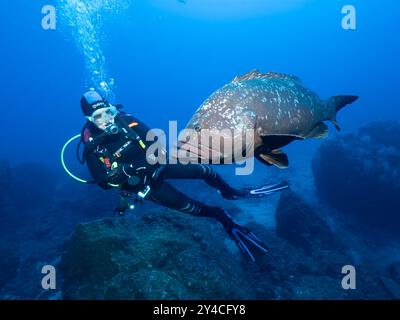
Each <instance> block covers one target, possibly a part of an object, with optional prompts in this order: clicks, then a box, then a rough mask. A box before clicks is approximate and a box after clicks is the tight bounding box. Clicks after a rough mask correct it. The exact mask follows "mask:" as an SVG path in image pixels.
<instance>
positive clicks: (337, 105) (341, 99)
mask: <svg viewBox="0 0 400 320" xmlns="http://www.w3.org/2000/svg"><path fill="white" fill-rule="evenodd" d="M358 98H359V97H358V96H348V95H341V96H334V97H330V98H329V99H328V100H327V104H328V106H329V107H331V108H332V109H333V115H332V116H331V118H330V119H329V120H330V121H332V123H333V124H334V125H335V128H336V129H337V130H338V131H340V127H339V124H338V123H337V121H336V114H337V113H338V111H339V110H340V109H342V108H344V107H345V106H347V105H348V104H351V103H353V102H354V101H356V100H358Z"/></svg>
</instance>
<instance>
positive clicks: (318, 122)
mask: <svg viewBox="0 0 400 320" xmlns="http://www.w3.org/2000/svg"><path fill="white" fill-rule="evenodd" d="M357 99H358V97H357V96H336V97H332V98H330V99H328V100H322V99H320V98H319V97H318V95H317V94H315V93H314V92H312V91H311V90H310V89H308V88H306V87H305V86H304V84H303V83H302V82H301V80H300V79H299V78H297V77H296V76H291V75H285V74H280V73H273V72H269V73H266V74H262V73H260V72H258V71H251V72H249V73H247V74H245V75H244V76H240V77H236V78H235V79H234V80H233V81H231V82H230V83H228V84H227V85H225V86H224V87H222V88H220V89H219V90H217V91H216V92H214V93H213V94H212V95H211V96H210V97H209V98H208V99H207V100H206V101H205V102H204V103H203V104H202V105H201V106H200V107H199V108H198V109H197V111H196V112H195V114H194V115H193V117H192V118H191V120H190V121H189V123H188V124H187V127H186V128H188V129H195V130H196V131H197V132H201V130H204V129H209V130H210V129H216V130H223V129H231V130H245V129H250V130H254V137H255V142H254V148H255V149H257V148H260V147H261V146H263V147H264V148H263V149H264V150H268V149H269V150H271V149H273V148H279V147H282V146H284V145H285V144H287V143H289V142H290V141H292V140H294V139H305V138H318V137H325V136H326V134H327V127H326V125H325V124H323V121H326V120H330V121H332V122H333V123H334V124H335V125H336V126H337V122H336V113H337V111H338V110H339V109H341V108H342V107H343V106H344V105H346V104H349V103H352V102H354V101H355V100H357ZM337 128H338V126H337ZM270 137H292V138H293V139H278V140H279V141H281V142H277V141H278V140H277V139H268V138H270ZM272 140H274V142H273V143H272V144H271V143H270V141H272ZM268 144H271V145H268ZM280 144H282V145H280ZM267 162H269V161H267ZM273 164H275V163H273Z"/></svg>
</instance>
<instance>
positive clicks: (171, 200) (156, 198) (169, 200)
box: [149, 182, 268, 261]
mask: <svg viewBox="0 0 400 320" xmlns="http://www.w3.org/2000/svg"><path fill="white" fill-rule="evenodd" d="M149 199H150V200H152V201H153V202H155V203H158V204H160V205H162V206H164V207H168V208H171V209H174V210H177V211H180V212H185V213H189V214H192V215H196V216H199V217H210V218H214V219H216V220H218V221H219V222H220V223H221V224H222V225H223V226H224V228H225V230H226V232H227V233H228V234H229V236H230V237H231V238H232V239H233V240H234V241H235V243H236V245H237V246H238V247H239V249H240V250H241V251H242V253H243V254H245V255H246V257H247V258H250V259H251V260H253V261H255V254H256V252H259V253H260V252H261V253H267V252H268V249H267V248H266V246H265V244H264V243H263V242H262V241H261V240H260V239H258V238H257V237H256V235H255V234H254V233H253V232H251V231H250V230H249V229H248V228H246V227H243V226H241V225H239V224H237V223H236V222H235V221H234V220H233V219H232V217H231V216H230V215H229V214H228V213H227V212H226V211H225V210H224V209H223V208H221V207H211V206H208V205H205V204H203V203H200V202H198V201H196V200H193V199H190V198H189V197H187V196H186V195H185V194H183V193H182V192H180V191H179V190H177V189H175V188H174V187H173V186H171V185H169V184H168V183H166V182H162V183H161V184H159V185H158V186H157V187H156V188H155V189H153V190H152V191H151V194H150V197H149Z"/></svg>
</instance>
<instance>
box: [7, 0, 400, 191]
mask: <svg viewBox="0 0 400 320" xmlns="http://www.w3.org/2000/svg"><path fill="white" fill-rule="evenodd" d="M77 2H78V1H55V0H46V1H45V0H43V1H29V0H20V1H13V2H10V1H7V2H2V3H1V4H0V6H1V10H0V12H1V15H0V17H1V19H0V39H1V47H0V61H1V62H0V63H1V68H0V70H1V73H0V74H1V77H0V90H1V91H0V92H1V104H2V108H1V110H2V120H3V121H2V128H3V139H2V148H1V149H0V159H8V161H9V162H10V165H11V166H12V167H13V166H16V165H18V164H21V163H25V162H31V161H33V162H40V163H42V164H43V165H46V166H47V167H48V168H50V169H51V170H52V171H54V172H55V173H56V174H57V175H59V176H64V173H63V170H62V168H61V165H60V163H59V153H60V149H61V147H62V145H63V144H64V142H65V141H66V140H67V139H68V138H70V137H71V136H73V135H75V134H77V133H79V132H80V130H81V127H82V125H83V124H84V122H85V119H84V118H83V117H82V115H81V110H80V106H79V101H80V97H81V95H82V94H83V93H84V92H85V91H86V90H88V89H89V88H91V87H95V88H96V89H100V90H103V91H104V93H105V95H106V96H108V97H109V98H110V100H111V101H112V102H115V103H122V104H123V105H124V107H125V109H126V110H128V111H130V112H131V113H133V114H134V115H135V116H137V117H138V118H140V119H142V120H143V121H144V122H146V123H147V124H148V125H149V126H150V127H153V128H161V129H163V130H165V131H167V130H168V122H169V121H171V120H176V121H178V127H179V128H180V129H182V128H183V127H184V126H185V124H186V122H187V121H188V119H189V118H190V117H191V115H192V114H193V113H194V111H195V110H196V109H197V108H198V107H199V106H200V105H201V104H202V102H203V101H204V100H205V99H206V98H207V97H208V96H209V95H210V94H211V93H212V92H213V91H215V90H216V89H218V88H220V87H221V86H223V85H224V84H226V83H228V82H229V81H230V80H232V79H233V78H234V77H235V76H237V75H242V74H244V73H246V72H248V71H250V70H252V69H258V70H260V71H262V72H268V71H275V72H280V73H287V74H293V75H296V76H298V77H300V78H301V79H302V80H303V82H304V83H305V84H306V86H308V87H309V88H310V89H311V90H313V91H314V92H316V93H318V94H319V95H320V96H321V97H323V98H328V97H330V96H333V95H338V94H355V95H359V96H360V99H359V101H357V102H356V103H354V104H353V105H351V106H348V107H346V108H345V109H344V110H342V111H341V112H340V113H339V115H338V120H339V123H340V124H341V127H342V130H343V132H344V133H348V132H355V131H356V130H357V129H358V128H359V127H361V126H363V125H365V124H367V123H370V122H371V121H375V120H398V119H399V116H400V111H399V108H398V106H399V95H398V91H399V88H398V83H399V82H398V75H399V74H400V63H399V60H398V57H399V56H400V43H399V37H398V30H400V20H399V19H398V16H399V11H400V3H398V1H395V0H387V1H384V2H382V1H377V0H370V1H368V2H366V1H362V0H351V1H347V0H346V1H343V0H326V1H317V0H298V1H294V0H290V1H284V3H282V1H278V0H276V1H263V0H248V1H239V0H236V1H233V2H232V1H228V0H187V1H177V0H163V1H161V0H143V1H129V0H126V1H113V0H108V1H105V0H104V1H101V0H94V1H82V2H83V3H87V8H86V9H87V10H94V8H95V7H96V6H98V7H99V8H97V11H96V12H95V14H94V15H91V16H83V17H82V15H81V16H80V15H79V14H78V15H77V16H76V17H78V18H79V17H80V19H81V20H79V21H78V20H74V19H75V16H74V15H73V14H72V13H69V12H68V11H67V10H66V7H68V5H72V4H74V3H75V5H76V3H77ZM48 4H49V5H54V6H55V7H56V8H57V28H56V30H43V28H42V26H41V19H42V17H43V15H42V14H41V9H42V7H43V6H44V5H48ZM347 4H351V5H354V6H355V8H356V9H357V29H356V30H344V29H343V28H342V27H341V20H342V17H343V14H342V13H341V9H342V7H343V6H344V5H347ZM102 5H103V7H102ZM104 5H105V6H106V7H107V8H104ZM71 21H72V22H73V24H74V25H73V26H72V25H68V23H69V22H71ZM90 28H92V29H90ZM79 30H81V31H83V33H81V34H80V33H79ZM85 32H86V33H85ZM87 32H88V33H87ZM90 48H92V49H93V51H90ZM92 58H95V60H91V59H92ZM98 59H100V60H98ZM102 59H104V60H102ZM103 81H104V84H103V85H101V84H100V83H101V82H103ZM331 133H332V137H334V136H335V135H336V134H337V133H336V132H335V131H334V128H333V126H331ZM320 144H321V141H320V140H317V141H307V142H304V144H302V143H296V144H294V145H293V146H289V147H288V150H290V152H289V153H290V156H291V157H293V159H297V158H301V156H302V155H303V154H307V152H310V153H311V152H314V150H315V148H316V147H318V146H319V145H320ZM67 159H68V161H69V162H70V163H71V166H72V167H74V164H73V163H75V155H74V152H73V150H72V151H71V152H70V154H68V156H67ZM308 165H309V164H308ZM80 172H81V174H83V175H86V177H87V172H86V171H85V170H84V169H80ZM231 178H232V177H231ZM26 179H27V180H28V181H29V179H30V177H26ZM247 179H252V177H251V176H250V177H248V178H247ZM247 181H250V180H247ZM70 183H71V188H73V185H74V183H75V182H73V181H72V180H71V182H70Z"/></svg>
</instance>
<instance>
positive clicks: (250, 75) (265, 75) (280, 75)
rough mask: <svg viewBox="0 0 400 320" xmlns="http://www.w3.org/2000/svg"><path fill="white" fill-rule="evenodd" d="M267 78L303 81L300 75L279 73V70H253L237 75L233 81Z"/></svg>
mask: <svg viewBox="0 0 400 320" xmlns="http://www.w3.org/2000/svg"><path fill="white" fill-rule="evenodd" d="M265 78H269V79H272V78H279V79H289V80H293V81H298V82H301V79H300V78H299V77H296V76H293V75H289V74H284V73H277V72H272V71H270V72H268V73H261V72H260V71H258V70H252V71H250V72H248V73H246V74H244V75H243V76H237V77H235V79H233V80H232V82H239V81H245V80H252V79H265Z"/></svg>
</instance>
